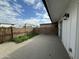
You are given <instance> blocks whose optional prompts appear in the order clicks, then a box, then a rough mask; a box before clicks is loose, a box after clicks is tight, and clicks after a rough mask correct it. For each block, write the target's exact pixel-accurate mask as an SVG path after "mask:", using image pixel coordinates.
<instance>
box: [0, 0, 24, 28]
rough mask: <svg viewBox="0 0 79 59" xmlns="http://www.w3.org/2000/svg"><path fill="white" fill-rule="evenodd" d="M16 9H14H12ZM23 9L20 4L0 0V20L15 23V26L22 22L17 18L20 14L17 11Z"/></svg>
mask: <svg viewBox="0 0 79 59" xmlns="http://www.w3.org/2000/svg"><path fill="white" fill-rule="evenodd" d="M10 1H11V0H10ZM14 10H16V11H14ZM22 11H23V9H22V6H21V5H19V4H17V3H14V6H12V5H10V4H9V2H8V0H0V22H1V23H12V24H16V25H17V27H18V26H20V25H21V22H22V23H23V21H22V19H17V18H16V17H17V16H20V14H19V13H21V12H22Z"/></svg>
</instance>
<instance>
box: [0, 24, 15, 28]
mask: <svg viewBox="0 0 79 59" xmlns="http://www.w3.org/2000/svg"><path fill="white" fill-rule="evenodd" d="M13 25H14V24H9V23H0V27H12V26H13Z"/></svg>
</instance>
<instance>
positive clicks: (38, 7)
mask: <svg viewBox="0 0 79 59" xmlns="http://www.w3.org/2000/svg"><path fill="white" fill-rule="evenodd" d="M43 7H44V6H43V4H42V2H41V1H39V2H38V3H37V4H36V5H35V6H34V8H35V9H41V8H43Z"/></svg>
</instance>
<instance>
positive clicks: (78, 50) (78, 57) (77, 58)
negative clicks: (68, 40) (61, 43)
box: [75, 3, 79, 59]
mask: <svg viewBox="0 0 79 59" xmlns="http://www.w3.org/2000/svg"><path fill="white" fill-rule="evenodd" d="M76 35H77V36H76V39H77V40H76V45H75V46H76V55H75V59H79V3H78V5H77V31H76Z"/></svg>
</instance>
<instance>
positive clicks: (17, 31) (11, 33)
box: [0, 27, 33, 43]
mask: <svg viewBox="0 0 79 59" xmlns="http://www.w3.org/2000/svg"><path fill="white" fill-rule="evenodd" d="M32 30H33V29H26V28H12V27H8V28H5V27H0V43H3V42H5V41H9V40H11V39H13V38H15V37H17V36H21V35H25V34H28V33H30V32H32Z"/></svg>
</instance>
